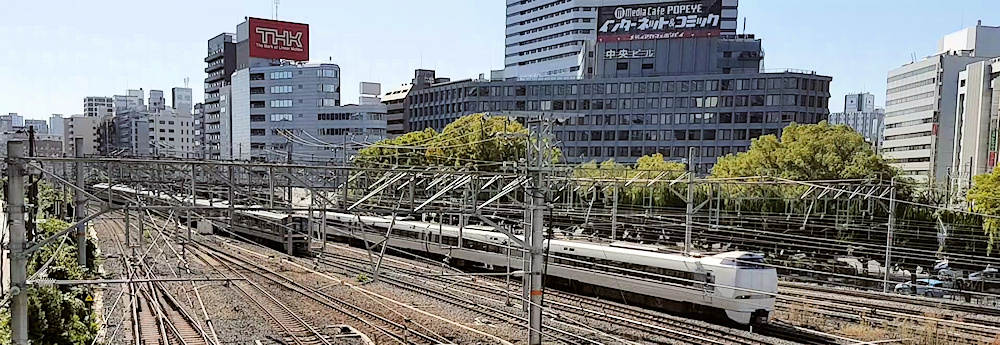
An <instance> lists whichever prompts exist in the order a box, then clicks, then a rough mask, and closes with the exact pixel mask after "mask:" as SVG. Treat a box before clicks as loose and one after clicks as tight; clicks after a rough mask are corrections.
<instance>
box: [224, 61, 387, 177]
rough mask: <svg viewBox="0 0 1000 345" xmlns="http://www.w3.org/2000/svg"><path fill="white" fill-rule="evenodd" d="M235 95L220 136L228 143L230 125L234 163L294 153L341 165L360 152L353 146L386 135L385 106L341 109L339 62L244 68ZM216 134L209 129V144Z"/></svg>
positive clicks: (234, 87)
mask: <svg viewBox="0 0 1000 345" xmlns="http://www.w3.org/2000/svg"><path fill="white" fill-rule="evenodd" d="M304 85H308V86H309V88H308V89H306V88H305V87H304ZM231 95H232V96H231V97H230V102H231V108H230V109H231V110H230V111H229V114H230V116H229V118H225V116H224V115H223V118H222V119H221V121H220V123H219V129H220V131H219V134H220V139H223V140H220V141H225V140H224V137H225V133H222V132H224V131H225V129H226V127H227V125H226V124H225V123H226V122H227V121H228V123H229V125H228V127H229V128H228V129H229V130H230V131H231V145H232V146H231V147H230V149H231V150H232V152H231V153H230V154H231V155H232V157H233V158H234V159H238V160H260V161H285V160H286V159H287V157H286V156H287V152H288V150H289V149H290V150H292V152H293V153H292V159H293V160H294V161H309V162H314V163H324V162H340V161H342V160H343V158H344V157H349V156H351V155H352V154H353V152H354V151H356V150H357V148H356V147H355V146H356V145H350V144H351V143H364V142H367V143H374V142H377V141H379V140H381V139H383V138H385V135H386V133H385V128H386V120H385V112H386V111H385V106H384V105H382V104H379V103H377V102H376V104H368V105H364V104H363V105H357V106H341V103H340V67H339V66H337V65H335V64H285V65H280V66H260V67H250V68H247V69H241V70H238V71H236V73H234V74H233V77H232V90H231ZM362 102H363V101H362ZM223 114H225V112H223ZM206 121H212V120H206ZM208 123H209V126H212V125H213V124H212V122H208ZM214 130H215V127H209V128H208V129H207V131H208V132H207V133H208V135H209V136H210V138H209V141H210V142H211V140H212V139H211V136H212V135H214V133H216V132H213V131H214ZM288 145H292V147H291V148H289V146H288ZM345 145H346V146H347V147H348V149H347V152H346V153H345V152H344V151H343V149H342V148H343V147H344V146H345Z"/></svg>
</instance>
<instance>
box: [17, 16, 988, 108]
mask: <svg viewBox="0 0 1000 345" xmlns="http://www.w3.org/2000/svg"><path fill="white" fill-rule="evenodd" d="M922 2H923V3H926V4H928V5H932V4H933V2H932V1H922ZM376 3H377V6H373V5H372V3H371V2H367V3H364V4H359V3H345V4H338V6H337V7H332V6H331V5H330V4H325V3H303V2H287V3H283V4H281V6H280V7H279V9H278V19H280V20H289V21H296V22H302V23H308V24H310V29H311V31H312V34H311V39H310V41H311V48H312V54H311V55H312V59H311V61H313V62H332V63H336V64H338V65H340V67H341V69H342V71H343V84H344V85H345V87H344V92H343V95H342V98H343V99H344V103H345V104H347V103H354V102H355V100H356V99H357V96H358V90H356V88H355V87H353V85H357V83H358V82H360V81H373V82H378V83H382V84H383V86H384V90H389V89H392V88H395V87H397V86H398V85H401V84H404V83H406V82H408V81H409V80H410V78H412V71H413V70H414V69H417V68H425V69H432V70H436V71H437V72H438V73H437V74H438V76H441V77H450V78H453V79H464V78H475V77H477V76H478V75H479V74H481V73H489V71H490V70H497V69H502V68H503V48H504V47H503V36H504V35H503V31H504V24H503V21H504V19H503V17H502V15H501V14H500V13H502V12H503V7H504V4H503V2H500V1H495V2H493V1H491V2H489V3H485V4H484V3H477V4H476V5H477V6H473V5H472V4H471V3H469V2H468V1H459V0H447V1H437V2H435V4H434V6H427V5H426V4H419V3H412V2H401V1H391V0H384V1H376ZM904 3H905V6H902V5H904ZM919 3H921V1H917V2H914V1H891V2H889V1H886V2H878V3H869V2H865V3H862V2H860V1H842V2H835V3H832V2H817V3H810V4H808V5H803V4H801V3H800V2H793V1H777V0H772V1H768V0H742V1H740V12H739V17H740V20H739V28H738V31H739V32H741V33H742V32H743V31H744V24H743V23H744V19H743V18H746V28H745V31H746V33H747V34H754V35H756V36H757V37H758V38H761V39H763V48H764V51H765V52H766V54H767V58H766V59H765V65H764V68H765V69H777V68H793V69H803V70H813V71H816V72H817V73H819V74H823V75H829V76H832V77H833V78H834V79H833V83H832V86H831V94H832V98H831V102H830V105H829V108H830V109H831V110H833V111H837V110H839V109H842V108H843V95H845V94H848V93H852V92H870V93H872V94H874V95H875V97H876V104H877V105H878V106H882V105H883V104H884V102H885V78H886V73H887V72H888V71H889V70H891V69H894V68H897V67H899V66H902V65H904V64H906V63H909V62H910V61H911V59H912V58H913V57H914V56H915V57H916V60H917V61H919V60H920V59H922V58H923V57H925V56H928V55H931V54H934V53H935V52H936V46H935V45H934V44H933V43H932V42H935V41H936V39H937V38H939V37H941V36H943V35H945V34H948V33H951V32H954V31H957V30H960V29H961V28H963V27H968V26H972V25H975V23H976V21H977V20H982V22H983V25H1000V18H991V17H976V16H975V14H982V13H991V12H996V10H998V9H1000V4H998V3H990V2H987V1H976V0H967V1H960V2H958V4H956V5H954V6H948V7H943V8H942V7H939V6H935V8H938V10H936V11H933V13H931V12H930V11H919V9H920V8H927V7H926V6H920V5H919ZM123 4H127V3H124V2H119V1H105V2H100V3H96V4H95V3H88V4H86V5H82V4H76V3H69V2H56V3H53V4H47V5H46V7H45V8H43V7H42V6H39V5H37V4H30V3H13V4H10V5H9V7H10V10H9V11H5V14H0V32H3V33H5V34H7V35H6V36H7V37H11V38H12V39H13V43H12V46H13V47H15V48H16V49H12V50H9V51H8V52H7V54H5V55H0V64H3V65H5V66H7V68H6V69H4V70H0V76H2V77H3V79H4V80H5V81H7V83H4V85H2V86H0V105H3V107H0V108H2V109H0V112H3V113H8V112H12V113H18V114H21V115H22V116H25V118H28V119H47V118H48V117H49V115H50V114H65V115H71V114H79V113H82V108H83V106H82V104H83V98H84V97H86V96H113V95H115V94H121V93H122V92H123V90H126V89H138V88H143V89H144V90H151V89H157V90H169V89H170V88H172V87H183V86H184V82H183V80H184V79H185V78H190V80H191V83H190V84H189V85H188V87H190V88H192V89H193V90H194V95H193V96H194V97H193V98H194V101H195V102H201V101H202V100H203V95H202V90H201V89H202V87H201V86H200V85H197V84H198V83H200V82H201V81H202V80H203V79H204V76H205V74H204V62H203V61H202V60H203V59H204V53H205V48H206V47H205V38H206V37H211V36H213V35H215V34H218V33H219V32H231V31H232V23H234V22H239V21H241V20H242V19H243V17H244V16H253V17H261V18H271V17H272V15H273V7H272V2H271V1H255V2H252V3H247V2H229V3H227V2H220V3H210V4H202V3H197V4H196V3H194V2H185V1H181V2H177V3H174V4H172V5H171V6H169V7H168V8H163V9H162V10H161V9H158V11H157V16H155V17H149V16H142V15H137V13H136V12H138V11H131V10H127V9H125V10H122V7H123ZM484 5H485V6H484ZM859 5H862V6H859ZM51 6H61V7H63V8H65V9H67V10H66V11H58V13H53V12H52V11H48V8H50V7H51ZM106 8H110V9H117V10H113V11H107V10H104V9H106ZM334 8H336V9H338V10H337V11H336V12H330V11H324V9H334ZM371 8H377V9H379V10H380V11H379V12H372V11H371ZM859 8H861V9H864V10H865V11H858V9H859ZM43 11H44V15H45V16H46V18H50V17H52V16H55V17H56V18H54V21H55V22H59V23H62V24H61V25H47V26H39V25H37V24H35V23H34V22H32V21H31V20H30V18H38V17H39V16H40V15H42V12H43ZM366 12H367V13H371V15H370V16H357V15H348V14H352V13H353V14H357V13H366ZM218 13H225V14H227V15H224V16H219V15H218ZM326 13H332V14H326ZM817 13H822V14H823V15H822V16H817V15H815V14H817ZM139 14H141V13H139ZM809 14H812V15H813V16H814V17H807V16H808V15H809ZM177 18H184V19H181V20H180V21H178V20H177ZM414 18H419V19H414ZM788 18H799V19H795V20H789V19H788ZM796 21H800V22H803V23H811V24H812V25H797V26H796V30H795V32H794V34H792V33H791V32H790V31H789V30H788V26H789V24H792V25H795V23H796ZM178 22H182V23H183V25H180V26H178V25H177V23H178ZM388 23H395V24H388ZM912 23H926V24H923V25H919V26H914V25H912ZM831 26H836V27H837V29H835V30H831V29H830V27H831ZM404 29H405V30H404ZM39 38H46V39H44V40H43V39H39Z"/></svg>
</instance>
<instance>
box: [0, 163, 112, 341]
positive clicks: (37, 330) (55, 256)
mask: <svg viewBox="0 0 1000 345" xmlns="http://www.w3.org/2000/svg"><path fill="white" fill-rule="evenodd" d="M38 197H39V198H38V200H39V207H38V208H37V210H38V211H37V215H38V218H39V219H45V220H44V221H42V222H40V223H39V224H38V226H37V231H36V239H39V240H41V239H45V238H49V237H51V236H54V235H55V234H56V233H58V232H60V231H62V230H64V229H66V228H67V227H69V226H70V224H69V223H66V222H64V221H62V220H59V219H54V218H52V217H54V216H55V214H56V213H57V212H56V210H55V208H54V206H55V205H56V201H57V200H60V199H61V200H62V203H61V204H62V205H66V202H68V201H69V197H68V195H65V194H63V193H60V192H59V191H57V190H55V189H54V188H52V186H51V185H49V184H47V183H44V182H40V183H39V190H38ZM72 235H73V234H72V233H71V234H67V235H64V238H62V239H61V240H59V241H55V242H53V243H52V244H50V245H48V246H45V247H43V248H42V249H40V250H38V251H36V252H34V253H32V255H31V258H30V260H29V261H28V276H29V277H33V276H35V275H36V274H38V272H39V271H42V272H41V274H38V276H37V278H39V279H40V278H47V279H54V280H82V279H96V278H97V276H96V273H95V272H96V271H97V270H96V269H95V268H96V267H97V265H98V259H97V258H96V254H97V246H96V244H95V243H94V242H93V240H92V239H88V240H87V248H86V250H87V258H88V262H87V265H86V267H80V266H79V265H78V264H77V258H76V253H77V244H76V241H75V239H74V238H73V236H72ZM50 261H51V262H50ZM46 263H48V265H46ZM92 294H93V291H92V289H91V288H90V287H88V286H83V285H78V286H71V285H56V286H31V287H29V289H28V339H29V340H30V341H31V343H32V344H39V345H49V344H51V345H56V344H91V343H93V340H94V338H95V337H96V335H97V331H98V328H99V326H98V323H97V316H96V314H95V313H94V310H93V308H92V305H91V303H89V302H87V301H86V300H87V297H88V296H90V297H93V295H92ZM10 331H11V329H10V309H9V307H6V308H5V309H4V310H3V311H2V312H0V344H10V343H11V333H10Z"/></svg>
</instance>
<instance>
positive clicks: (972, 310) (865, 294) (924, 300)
mask: <svg viewBox="0 0 1000 345" xmlns="http://www.w3.org/2000/svg"><path fill="white" fill-rule="evenodd" d="M778 286H779V287H780V288H781V289H786V288H791V289H802V290H811V291H819V292H826V293H831V294H837V295H847V296H852V297H859V298H868V299H877V300H880V301H892V302H899V303H904V304H910V305H920V306H926V307H932V308H940V309H947V310H952V311H956V312H963V313H969V314H974V315H987V316H996V317H1000V309H998V308H992V307H984V306H981V305H976V304H970V303H963V302H955V301H952V300H946V299H935V298H931V297H920V296H904V295H898V294H894V293H883V292H875V291H865V290H853V289H844V288H834V287H829V286H822V285H814V284H796V283H787V282H781V283H779V285H778ZM991 326H994V327H1000V323H994V324H993V325H991Z"/></svg>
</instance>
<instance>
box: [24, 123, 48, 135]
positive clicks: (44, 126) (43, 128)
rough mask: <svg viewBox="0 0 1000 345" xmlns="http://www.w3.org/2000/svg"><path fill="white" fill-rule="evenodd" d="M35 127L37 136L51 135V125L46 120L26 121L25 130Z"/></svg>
mask: <svg viewBox="0 0 1000 345" xmlns="http://www.w3.org/2000/svg"><path fill="white" fill-rule="evenodd" d="M30 127H34V128H35V134H36V135H37V134H49V125H48V123H46V122H45V120H24V130H28V128H30Z"/></svg>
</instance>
